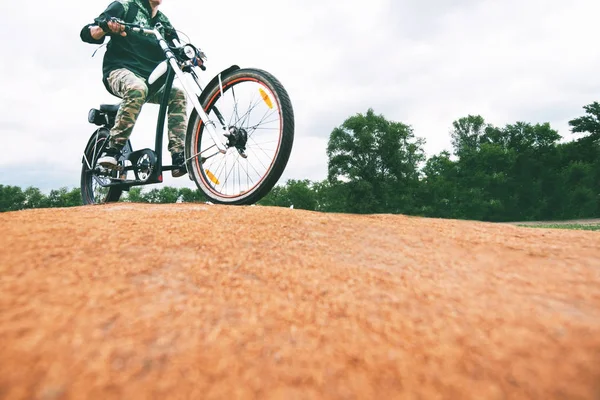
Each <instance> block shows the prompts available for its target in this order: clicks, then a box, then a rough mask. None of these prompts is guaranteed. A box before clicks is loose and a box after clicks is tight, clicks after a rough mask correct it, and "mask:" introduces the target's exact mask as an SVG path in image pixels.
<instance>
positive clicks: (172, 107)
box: [80, 0, 201, 177]
mask: <svg viewBox="0 0 600 400" xmlns="http://www.w3.org/2000/svg"><path fill="white" fill-rule="evenodd" d="M161 3H162V0H116V1H113V2H112V3H111V4H110V5H109V6H108V8H106V10H104V12H103V13H102V14H100V16H99V17H97V18H95V19H94V23H91V24H87V25H85V26H84V27H83V29H82V30H81V33H80V36H81V40H83V41H84V42H87V43H92V44H102V43H104V41H105V39H106V35H110V41H109V42H108V45H107V50H106V53H105V55H104V61H103V67H102V81H103V83H104V86H105V87H106V89H107V90H108V91H109V93H111V94H113V95H114V96H117V97H120V98H121V99H122V102H121V105H120V107H119V111H118V113H117V116H116V119H115V124H114V126H113V127H112V129H111V131H110V143H109V145H108V148H107V149H106V151H105V153H104V154H103V155H102V156H101V157H100V158H99V159H98V164H100V165H102V166H103V167H106V168H115V167H116V166H117V163H118V158H119V156H120V154H121V150H122V148H123V146H124V145H125V144H126V143H127V139H128V138H129V136H130V135H131V133H132V131H133V127H134V125H135V122H136V120H137V118H138V115H139V113H140V111H141V109H142V106H143V105H144V104H145V103H147V102H148V103H153V104H160V100H161V97H162V95H163V92H164V86H163V85H164V79H159V80H158V81H157V82H155V83H153V84H152V85H149V84H148V78H149V76H150V74H151V73H152V71H153V70H154V69H155V68H156V67H157V66H158V64H160V63H161V62H162V61H164V59H165V56H164V52H163V51H162V49H161V48H160V46H159V45H158V43H157V42H156V41H155V40H153V39H152V38H149V37H148V36H145V35H137V34H133V33H132V34H127V33H126V32H125V27H124V26H123V25H121V24H119V23H118V22H115V21H111V18H117V19H119V20H123V21H125V22H130V23H135V24H138V25H142V26H145V27H149V28H152V27H154V26H155V25H156V24H157V23H159V22H160V24H161V25H162V28H161V29H160V31H161V34H162V35H163V37H165V39H166V40H167V41H169V42H170V41H173V40H175V39H176V40H179V38H178V36H177V34H176V32H175V30H174V29H173V27H172V25H171V23H170V22H169V19H168V18H167V17H166V16H165V15H164V14H163V13H162V12H160V11H158V7H159V6H160V4H161ZM198 62H199V63H201V60H198ZM163 78H164V77H163ZM168 129H169V144H168V150H169V152H170V153H171V159H172V162H173V166H176V167H178V168H175V169H173V170H172V171H171V174H172V176H173V177H180V176H183V175H185V174H186V173H187V170H186V166H185V157H184V141H185V133H186V129H187V115H186V97H185V93H184V92H183V90H181V89H179V88H178V87H175V86H173V87H172V89H171V92H170V93H169V102H168Z"/></svg>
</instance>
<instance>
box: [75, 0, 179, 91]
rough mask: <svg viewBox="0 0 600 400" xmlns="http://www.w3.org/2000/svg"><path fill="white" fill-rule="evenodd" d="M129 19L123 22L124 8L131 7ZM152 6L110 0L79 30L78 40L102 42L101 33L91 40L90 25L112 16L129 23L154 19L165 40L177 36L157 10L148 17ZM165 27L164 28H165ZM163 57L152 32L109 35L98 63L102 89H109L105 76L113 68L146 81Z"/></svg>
mask: <svg viewBox="0 0 600 400" xmlns="http://www.w3.org/2000/svg"><path fill="white" fill-rule="evenodd" d="M134 4H135V5H134ZM135 6H137V13H136V15H133V17H132V18H131V20H129V21H127V20H126V16H128V17H129V16H131V13H130V15H128V11H129V9H130V8H132V7H133V11H132V12H135ZM151 15H152V9H151V8H150V3H149V1H148V0H116V1H113V2H112V3H111V4H110V5H109V6H108V8H106V10H104V12H102V14H100V15H99V16H98V17H97V18H96V19H94V23H90V24H87V25H85V26H84V27H83V29H82V30H81V33H80V36H81V40H83V41H84V42H87V43H92V44H102V43H104V42H105V40H106V37H107V36H109V35H106V36H104V37H103V38H102V39H100V40H95V39H94V38H93V37H92V35H91V33H90V27H91V26H93V25H98V21H101V20H102V19H108V18H110V17H116V18H119V19H122V20H125V21H126V22H132V23H135V24H139V25H142V26H144V27H153V26H154V25H155V24H156V23H157V22H160V23H161V24H162V25H163V27H164V28H163V29H162V30H161V34H162V35H163V37H165V39H167V41H171V40H173V39H178V37H177V34H176V33H175V31H174V30H173V26H172V25H171V22H170V21H169V19H168V18H167V17H166V16H165V15H164V14H163V13H162V12H160V11H158V13H157V14H156V16H155V17H154V18H152V16H151ZM165 28H167V29H165ZM164 59H165V56H164V53H163V51H162V49H161V48H160V46H159V45H158V42H157V41H156V39H155V37H154V36H153V35H145V34H142V33H135V32H128V33H127V36H125V37H123V36H120V35H110V40H109V42H108V44H107V46H106V53H105V54H104V61H103V65H102V80H103V82H104V85H105V87H106V89H107V90H108V91H109V92H110V88H109V85H108V82H107V77H108V75H109V74H110V73H111V71H113V70H115V69H117V68H127V69H129V70H130V71H132V72H133V73H135V74H137V75H138V76H140V77H141V78H143V79H145V80H147V79H148V77H149V76H150V74H151V73H152V71H153V70H154V68H156V66H157V65H158V64H160V63H161V62H162V61H163V60H164Z"/></svg>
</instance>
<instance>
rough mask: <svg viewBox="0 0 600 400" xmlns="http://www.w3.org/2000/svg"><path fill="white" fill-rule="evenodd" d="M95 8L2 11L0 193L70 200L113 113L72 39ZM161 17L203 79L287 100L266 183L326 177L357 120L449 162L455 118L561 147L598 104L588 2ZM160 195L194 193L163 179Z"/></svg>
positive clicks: (335, 0) (271, 2)
mask: <svg viewBox="0 0 600 400" xmlns="http://www.w3.org/2000/svg"><path fill="white" fill-rule="evenodd" d="M108 4H109V1H107V0H86V1H81V0H78V1H75V0H64V1H61V2H52V1H39V2H38V1H36V2H34V3H32V4H29V5H27V6H24V7H23V6H16V7H11V8H10V9H8V7H5V8H4V9H3V23H2V24H0V34H1V36H0V37H1V38H2V39H0V40H2V50H3V56H2V61H1V62H0V80H1V81H0V87H1V88H2V91H3V93H2V97H1V98H0V106H1V108H0V110H1V111H0V139H1V143H2V145H0V184H5V185H17V186H21V187H22V188H25V187H27V186H35V187H38V188H40V189H42V190H43V191H45V192H47V191H49V190H50V189H57V188H59V187H63V186H66V187H68V188H73V187H78V185H79V174H80V168H81V153H82V151H83V148H84V146H85V144H86V142H87V140H88V138H89V136H90V135H91V133H92V132H93V130H94V127H93V126H92V125H90V124H89V123H88V122H87V113H88V110H89V109H90V108H92V107H97V106H98V105H99V104H100V103H116V102H118V101H119V99H117V98H116V97H113V96H112V95H110V94H109V93H108V92H106V90H105V89H104V86H103V85H102V82H101V68H102V57H103V56H104V48H101V49H100V50H98V52H97V53H96V56H95V57H94V58H92V53H93V52H94V51H95V50H96V49H97V47H98V46H96V45H90V44H87V43H84V42H82V41H81V40H80V38H79V32H80V30H81V28H82V26H83V25H84V24H86V23H88V22H91V21H92V20H93V18H95V17H96V16H97V15H98V14H99V13H101V12H102V11H103V10H104V9H105V8H106V6H107V5H108ZM161 10H162V11H163V12H164V13H165V14H166V15H167V16H168V17H169V18H170V19H171V22H172V23H173V24H174V25H175V27H176V28H177V29H179V30H180V31H183V32H185V33H186V34H187V35H188V36H189V37H190V40H191V41H192V43H194V44H196V45H197V46H198V47H200V48H202V49H203V50H204V51H205V52H206V53H207V55H208V57H209V59H208V63H207V68H208V69H207V71H206V72H205V73H204V74H205V75H204V77H205V81H208V80H209V79H210V78H212V76H214V75H216V74H217V73H218V72H219V71H221V70H222V69H224V68H227V67H228V66H230V65H232V64H237V65H240V66H241V67H258V68H262V69H265V70H267V71H270V72H271V73H273V74H274V75H275V76H276V77H277V78H278V79H279V80H280V81H281V82H282V83H283V85H284V86H285V87H286V89H287V90H288V92H289V94H290V97H291V99H292V103H293V106H294V111H295V117H296V136H295V142H294V148H293V152H292V156H291V159H290V162H289V164H288V167H287V169H286V171H285V173H284V175H283V177H282V179H281V180H280V183H284V182H285V181H286V180H287V179H290V178H291V179H310V180H321V179H324V178H325V177H326V175H327V156H326V147H327V140H328V138H329V134H330V133H331V131H332V130H333V129H334V128H335V127H336V126H339V125H340V124H342V123H343V121H344V120H345V119H346V118H347V117H349V116H351V115H354V114H356V113H364V112H366V111H367V109H368V108H369V107H372V108H373V109H374V110H375V112H376V113H378V114H383V115H384V116H385V117H386V118H387V119H390V120H393V121H399V122H404V123H406V124H409V125H411V126H412V127H413V128H414V131H415V134H416V135H417V136H419V137H422V138H424V139H425V140H426V145H425V151H426V153H427V155H428V156H431V155H433V154H437V153H439V152H440V151H442V150H450V149H451V146H450V134H449V131H450V128H451V125H452V121H454V120H456V119H458V118H460V117H463V116H467V115H468V114H480V115H482V116H483V117H484V118H485V119H486V121H487V122H490V123H492V124H494V125H499V126H502V125H505V124H508V123H514V122H516V121H527V122H532V123H538V122H539V123H543V122H550V123H551V125H552V126H553V127H554V128H555V129H557V130H558V131H559V133H560V134H561V135H562V136H563V137H564V139H565V140H572V139H573V138H574V137H576V136H574V135H573V134H571V133H570V131H569V127H568V124H567V122H568V120H570V119H572V118H574V117H578V116H580V115H583V113H584V111H583V108H582V107H583V106H584V105H585V104H589V103H591V102H593V101H596V100H599V99H600V51H599V50H598V48H599V47H598V38H599V37H600V35H599V33H600V24H598V16H599V15H600V2H598V1H596V0H571V1H570V2H566V1H564V0H539V1H538V0H502V1H500V0H493V1H483V0H454V1H453V0H429V1H427V0H393V1H392V0H370V1H369V2H365V1H356V0H344V1H341V0H302V1H286V0H254V1H251V2H250V1H241V0H219V1H213V2H208V1H197V0H194V1H192V0H164V2H163V5H162V8H161ZM9 55H10V57H8V56H9ZM157 112H158V106H155V105H146V106H145V107H144V109H143V111H142V113H141V115H140V119H139V121H138V124H137V125H136V128H135V129H134V132H133V135H132V137H131V139H132V142H133V145H134V147H135V148H142V147H150V148H152V147H153V143H154V132H155V127H154V123H155V118H156V115H157ZM165 151H166V140H165ZM169 161H170V159H169ZM164 184H165V185H169V186H179V187H181V186H186V187H194V186H193V184H192V182H191V181H190V180H189V179H187V177H184V178H178V179H173V178H171V177H170V174H166V178H165V183H164ZM153 187H160V185H158V186H156V185H154V186H153Z"/></svg>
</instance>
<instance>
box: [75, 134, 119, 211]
mask: <svg viewBox="0 0 600 400" xmlns="http://www.w3.org/2000/svg"><path fill="white" fill-rule="evenodd" d="M108 136H109V131H108V129H106V128H100V129H98V130H97V131H96V132H94V133H93V134H92V136H91V137H90V140H89V141H88V144H87V146H86V148H85V153H84V156H83V159H82V166H81V198H82V200H83V204H84V205H88V204H102V203H111V202H117V201H119V198H120V197H121V194H122V193H123V189H120V188H117V187H103V186H102V184H107V183H110V182H111V178H117V174H118V172H117V171H115V170H107V169H105V168H102V167H100V166H99V165H97V161H98V158H100V154H102V150H103V149H104V147H105V144H106V141H107V140H108Z"/></svg>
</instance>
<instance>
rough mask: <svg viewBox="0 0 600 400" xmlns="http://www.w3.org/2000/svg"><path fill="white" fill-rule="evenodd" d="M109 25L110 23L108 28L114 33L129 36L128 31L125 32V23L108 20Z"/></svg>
mask: <svg viewBox="0 0 600 400" xmlns="http://www.w3.org/2000/svg"><path fill="white" fill-rule="evenodd" d="M107 25H108V29H110V31H111V32H112V33H117V34H120V35H121V36H127V32H125V26H124V25H121V24H120V23H118V22H115V21H108V23H107Z"/></svg>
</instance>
